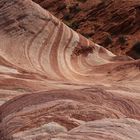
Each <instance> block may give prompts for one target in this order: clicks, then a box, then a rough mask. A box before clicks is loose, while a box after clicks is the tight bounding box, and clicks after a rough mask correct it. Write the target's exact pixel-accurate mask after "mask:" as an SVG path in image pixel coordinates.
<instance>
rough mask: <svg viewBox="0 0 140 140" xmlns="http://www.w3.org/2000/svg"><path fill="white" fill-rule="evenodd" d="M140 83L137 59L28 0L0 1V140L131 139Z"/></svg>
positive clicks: (139, 132) (136, 128)
mask: <svg viewBox="0 0 140 140" xmlns="http://www.w3.org/2000/svg"><path fill="white" fill-rule="evenodd" d="M122 60H123V61H122ZM139 85H140V60H137V61H136V60H133V59H131V58H129V57H125V56H123V57H119V56H116V55H114V54H112V53H111V52H109V51H108V50H106V49H105V48H103V47H101V46H99V45H97V44H95V43H94V42H92V41H91V40H88V39H86V38H85V37H83V36H82V35H80V34H78V33H76V32H75V31H73V30H72V29H70V28H69V27H68V26H66V25H65V24H63V23H62V22H61V21H60V20H58V19H57V18H55V17H54V16H53V15H51V14H50V13H49V12H48V11H46V10H44V9H42V8H41V7H40V6H39V5H38V4H36V3H34V2H32V1H31V0H12V1H11V0H0V104H1V106H0V139H1V140H35V139H36V140H76V139H78V140H87V139H89V140H126V139H128V140H138V139H139V137H140V110H139V108H140V86H139Z"/></svg>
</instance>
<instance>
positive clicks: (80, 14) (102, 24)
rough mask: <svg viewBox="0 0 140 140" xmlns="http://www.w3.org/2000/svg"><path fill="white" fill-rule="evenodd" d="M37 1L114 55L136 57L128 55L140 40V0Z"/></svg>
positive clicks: (36, 0)
mask: <svg viewBox="0 0 140 140" xmlns="http://www.w3.org/2000/svg"><path fill="white" fill-rule="evenodd" d="M34 1H35V2H37V3H39V4H40V5H41V6H42V7H44V8H45V9H47V10H49V11H50V12H51V13H53V14H54V15H55V16H57V17H58V18H60V19H61V20H63V21H64V22H65V23H66V24H67V25H68V26H70V27H71V28H73V29H74V30H76V31H77V32H79V33H81V34H83V35H84V36H86V37H88V38H90V39H92V40H94V41H95V42H96V43H98V44H100V45H102V46H104V47H106V48H107V49H109V50H110V51H112V52H113V53H115V54H117V55H125V54H127V55H130V56H132V57H133V56H134V55H133V54H134V53H133V54H131V53H128V52H129V51H131V48H132V47H133V46H134V44H135V43H136V42H138V41H140V24H139V23H140V0H51V1H48V0H41V1H39V0H34ZM132 52H133V51H132ZM139 56H140V54H139ZM134 58H135V57H134Z"/></svg>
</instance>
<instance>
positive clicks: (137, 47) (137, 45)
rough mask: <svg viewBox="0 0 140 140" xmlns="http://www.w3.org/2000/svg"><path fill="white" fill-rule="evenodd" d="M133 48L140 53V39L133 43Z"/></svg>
mask: <svg viewBox="0 0 140 140" xmlns="http://www.w3.org/2000/svg"><path fill="white" fill-rule="evenodd" d="M133 50H134V51H135V52H136V53H138V54H140V41H138V42H136V43H135V44H134V45H133Z"/></svg>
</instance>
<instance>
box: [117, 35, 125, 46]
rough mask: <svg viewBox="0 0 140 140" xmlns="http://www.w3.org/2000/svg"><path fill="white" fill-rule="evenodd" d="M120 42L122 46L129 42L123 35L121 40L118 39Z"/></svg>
mask: <svg viewBox="0 0 140 140" xmlns="http://www.w3.org/2000/svg"><path fill="white" fill-rule="evenodd" d="M118 42H119V43H120V44H121V45H124V44H125V43H126V42H127V39H126V37H125V36H123V35H121V36H120V37H119V38H118Z"/></svg>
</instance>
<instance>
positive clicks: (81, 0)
mask: <svg viewBox="0 0 140 140" xmlns="http://www.w3.org/2000/svg"><path fill="white" fill-rule="evenodd" d="M77 1H79V2H83V3H84V2H86V1H87V0H77Z"/></svg>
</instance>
